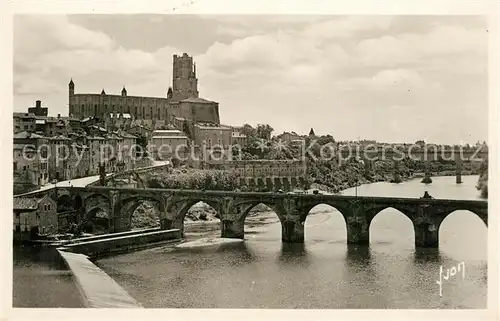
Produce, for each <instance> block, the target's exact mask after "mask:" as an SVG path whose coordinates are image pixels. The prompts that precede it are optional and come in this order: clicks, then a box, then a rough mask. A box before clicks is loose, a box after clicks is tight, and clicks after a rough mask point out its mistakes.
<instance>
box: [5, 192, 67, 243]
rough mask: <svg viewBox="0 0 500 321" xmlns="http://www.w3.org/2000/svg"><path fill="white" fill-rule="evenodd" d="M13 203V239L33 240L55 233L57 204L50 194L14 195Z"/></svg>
mask: <svg viewBox="0 0 500 321" xmlns="http://www.w3.org/2000/svg"><path fill="white" fill-rule="evenodd" d="M13 205H14V206H13V215H14V217H13V218H14V224H13V225H14V228H13V232H14V233H13V236H14V240H15V241H29V240H35V239H37V238H39V237H40V236H44V235H50V234H55V233H57V227H58V224H57V204H56V202H55V201H54V200H52V199H51V198H50V196H48V195H45V196H44V197H41V198H21V197H14V204H13Z"/></svg>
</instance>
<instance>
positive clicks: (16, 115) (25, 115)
mask: <svg viewBox="0 0 500 321" xmlns="http://www.w3.org/2000/svg"><path fill="white" fill-rule="evenodd" d="M12 116H13V117H14V118H36V116H35V114H33V113H19V112H14V113H12Z"/></svg>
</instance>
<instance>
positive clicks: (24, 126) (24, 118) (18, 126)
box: [13, 113, 36, 134]
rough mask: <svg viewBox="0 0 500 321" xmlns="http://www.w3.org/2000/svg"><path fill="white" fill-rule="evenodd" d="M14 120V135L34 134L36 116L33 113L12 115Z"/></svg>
mask: <svg viewBox="0 0 500 321" xmlns="http://www.w3.org/2000/svg"><path fill="white" fill-rule="evenodd" d="M13 118H14V126H13V129H14V134H16V133H20V132H23V131H26V132H34V131H35V125H36V124H35V123H36V116H35V114H33V113H13Z"/></svg>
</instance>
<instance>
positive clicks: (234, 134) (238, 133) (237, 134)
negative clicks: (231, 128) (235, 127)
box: [231, 132, 247, 138]
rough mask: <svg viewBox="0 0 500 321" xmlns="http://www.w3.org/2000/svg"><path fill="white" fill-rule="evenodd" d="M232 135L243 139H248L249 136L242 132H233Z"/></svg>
mask: <svg viewBox="0 0 500 321" xmlns="http://www.w3.org/2000/svg"><path fill="white" fill-rule="evenodd" d="M231 135H232V136H233V137H241V138H246V137H247V135H245V134H242V133H240V132H233V133H232V134H231Z"/></svg>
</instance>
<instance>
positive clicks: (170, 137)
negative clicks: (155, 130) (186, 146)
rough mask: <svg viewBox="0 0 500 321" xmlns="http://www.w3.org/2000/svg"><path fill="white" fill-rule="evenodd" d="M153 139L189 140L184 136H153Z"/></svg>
mask: <svg viewBox="0 0 500 321" xmlns="http://www.w3.org/2000/svg"><path fill="white" fill-rule="evenodd" d="M151 138H152V139H163V138H167V139H176V138H177V139H187V136H183V135H177V136H153V137H151Z"/></svg>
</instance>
